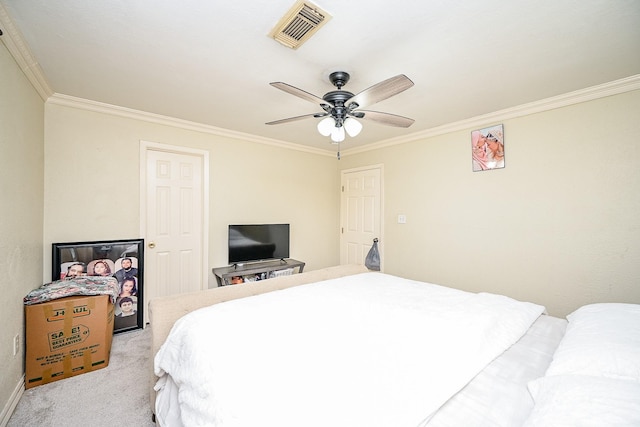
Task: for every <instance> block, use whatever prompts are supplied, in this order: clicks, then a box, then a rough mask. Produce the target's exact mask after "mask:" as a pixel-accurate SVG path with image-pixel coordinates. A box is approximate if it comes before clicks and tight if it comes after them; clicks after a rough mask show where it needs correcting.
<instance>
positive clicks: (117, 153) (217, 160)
mask: <svg viewBox="0 0 640 427" xmlns="http://www.w3.org/2000/svg"><path fill="white" fill-rule="evenodd" d="M45 129H46V149H45V196H44V197H45V199H44V200H45V221H44V224H45V225H44V255H45V256H44V262H45V273H44V274H45V277H44V279H45V280H48V279H50V274H51V273H50V271H51V260H50V248H51V243H54V242H73V241H91V240H107V239H127V238H137V237H144V236H140V232H139V229H140V219H139V212H140V208H139V199H140V196H139V194H140V189H139V187H140V178H139V158H140V155H139V150H140V148H139V146H140V140H144V141H151V142H156V143H164V144H170V145H178V146H184V147H189V148H197V149H202V150H207V151H209V153H210V183H209V187H210V218H209V236H208V238H209V245H210V248H209V260H208V263H209V267H210V268H213V267H218V266H223V265H227V226H228V224H229V223H268V222H281V223H290V224H291V257H292V258H296V259H300V260H303V261H306V262H307V263H308V264H307V268H308V269H317V268H323V267H327V266H330V265H335V264H337V263H338V262H339V254H338V249H339V248H338V245H339V242H338V235H337V232H336V230H337V229H338V221H339V219H338V212H339V203H340V200H339V192H338V186H339V176H338V172H337V163H336V160H335V158H334V157H332V156H326V155H319V154H313V153H306V152H302V151H294V150H290V149H286V148H281V147H277V146H270V145H265V144H259V143H253V142H247V141H243V140H239V139H232V138H226V137H221V136H216V135H212V134H210V133H203V132H196V131H191V130H185V129H183V128H178V127H175V126H166V125H161V124H155V123H149V122H145V121H141V120H134V119H130V118H124V117H119V116H115V115H109V114H104V113H98V112H91V111H87V110H83V109H78V108H72V107H68V106H62V105H58V104H55V103H50V102H48V103H47V105H46V127H45ZM209 271H210V269H209ZM209 279H210V280H209V282H210V284H214V283H215V280H214V278H213V274H211V273H210V274H209ZM147 285H148V286H150V284H147Z"/></svg>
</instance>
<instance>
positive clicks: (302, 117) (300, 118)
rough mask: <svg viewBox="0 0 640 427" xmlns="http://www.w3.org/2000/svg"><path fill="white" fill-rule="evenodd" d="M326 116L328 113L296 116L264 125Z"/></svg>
mask: <svg viewBox="0 0 640 427" xmlns="http://www.w3.org/2000/svg"><path fill="white" fill-rule="evenodd" d="M326 115H328V113H313V114H305V115H304V116H296V117H289V118H288V119H280V120H275V121H273V122H269V123H265V124H266V125H279V124H282V123H289V122H295V121H298V120H304V119H308V118H310V117H316V118H317V117H324V116H326Z"/></svg>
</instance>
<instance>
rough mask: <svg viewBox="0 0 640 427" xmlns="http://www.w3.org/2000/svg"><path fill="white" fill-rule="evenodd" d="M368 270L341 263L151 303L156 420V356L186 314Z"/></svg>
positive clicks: (150, 394) (153, 403)
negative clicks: (177, 322) (174, 325)
mask: <svg viewBox="0 0 640 427" xmlns="http://www.w3.org/2000/svg"><path fill="white" fill-rule="evenodd" d="M367 271H369V270H368V269H367V268H366V267H365V266H364V265H340V266H335V267H327V268H323V269H320V270H314V271H309V272H305V273H300V274H293V275H290V276H281V277H276V278H273V279H267V280H261V281H258V282H248V283H242V284H238V285H232V286H222V287H217V288H212V289H207V290H204V291H196V292H189V293H184V294H178V295H170V296H164V297H157V298H154V299H153V300H151V301H150V302H149V322H150V328H151V384H150V391H149V399H150V400H149V404H150V405H151V412H152V414H154V419H155V401H156V392H155V390H154V389H153V387H154V385H155V383H156V381H157V379H158V378H157V377H156V376H155V374H154V373H153V358H154V357H155V355H156V353H157V352H158V350H159V349H160V347H161V346H162V344H163V343H164V342H165V340H166V339H167V337H168V336H169V332H171V328H172V327H173V324H174V323H175V322H176V321H177V320H178V319H180V318H181V317H182V316H184V315H185V314H187V313H190V312H192V311H194V310H197V309H199V308H203V307H207V306H210V305H213V304H217V303H220V302H224V301H230V300H234V299H238V298H244V297H248V296H252V295H258V294H263V293H266V292H271V291H276V290H280V289H286V288H290V287H293V286H299V285H304V284H307V283H313V282H319V281H322V280H328V279H335V278H337V277H342V276H348V275H351V274H358V273H365V272H367Z"/></svg>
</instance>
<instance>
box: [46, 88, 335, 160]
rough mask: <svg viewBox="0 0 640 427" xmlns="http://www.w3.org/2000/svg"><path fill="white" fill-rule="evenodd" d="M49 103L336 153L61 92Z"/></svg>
mask: <svg viewBox="0 0 640 427" xmlns="http://www.w3.org/2000/svg"><path fill="white" fill-rule="evenodd" d="M47 103H48V104H53V105H61V106H65V107H72V108H78V109H81V110H86V111H93V112H96V113H102V114H109V115H113V116H118V117H124V118H128V119H133V120H140V121H145V122H148V123H155V124H160V125H166V126H172V127H176V128H180V129H185V130H191V131H195V132H201V133H207V134H211V135H216V136H221V137H225V138H233V139H241V140H243V141H249V142H255V143H258V144H265V145H270V146H274V147H279V148H287V149H290V150H297V151H302V152H306V153H312V154H320V155H324V156H332V157H333V156H335V153H334V152H333V151H327V150H321V149H318V148H313V147H307V146H304V145H301V144H294V143H291V142H285V141H280V140H277V139H271V138H264V137H261V136H257V135H252V134H248V133H242V132H236V131H233V130H229V129H224V128H219V127H215V126H211V125H205V124H202V123H197V122H191V121H188V120H182V119H177V118H174V117H169V116H163V115H160V114H155V113H148V112H146V111H139V110H134V109H131V108H126V107H120V106H117V105H111V104H106V103H103V102H97V101H91V100H88V99H83V98H77V97H74V96H69V95H63V94H59V93H55V94H53V95H52V96H50V97H49V99H48V100H47Z"/></svg>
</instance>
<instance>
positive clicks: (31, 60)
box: [0, 3, 53, 101]
mask: <svg viewBox="0 0 640 427" xmlns="http://www.w3.org/2000/svg"><path fill="white" fill-rule="evenodd" d="M0 27H2V31H3V35H2V37H0V40H2V42H3V43H4V45H5V46H6V47H7V50H8V51H9V53H10V54H11V56H13V59H14V60H15V61H16V63H17V64H18V66H19V67H20V69H21V70H22V72H23V73H24V74H25V76H26V77H27V79H28V80H29V82H30V83H31V85H32V86H33V87H34V88H35V90H36V91H37V92H38V94H39V95H40V97H41V98H42V100H43V101H46V100H47V98H49V97H50V96H51V95H52V94H53V90H51V86H49V82H47V79H46V78H45V76H44V73H43V72H42V69H41V68H40V64H38V62H37V61H36V59H35V57H34V56H33V54H32V53H31V50H30V49H29V46H27V44H26V43H25V42H24V37H22V34H20V31H19V30H18V29H17V28H16V26H15V25H14V24H13V20H12V19H11V17H10V16H9V13H8V12H7V10H6V9H5V7H4V6H3V5H2V3H0Z"/></svg>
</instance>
